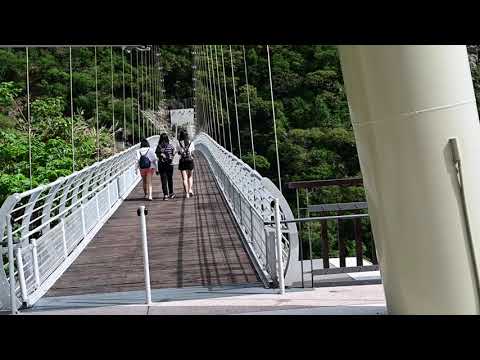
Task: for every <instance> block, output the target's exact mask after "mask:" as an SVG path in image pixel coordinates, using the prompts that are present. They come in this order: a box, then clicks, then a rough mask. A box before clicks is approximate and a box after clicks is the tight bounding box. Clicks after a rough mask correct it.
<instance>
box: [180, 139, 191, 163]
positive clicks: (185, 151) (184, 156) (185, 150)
mask: <svg viewBox="0 0 480 360" xmlns="http://www.w3.org/2000/svg"><path fill="white" fill-rule="evenodd" d="M189 145H190V144H189ZM180 146H181V147H182V149H183V152H182V155H181V157H182V160H183V161H192V160H193V158H192V154H190V150H189V149H188V148H189V147H190V146H187V148H185V146H183V145H182V143H181V142H180Z"/></svg>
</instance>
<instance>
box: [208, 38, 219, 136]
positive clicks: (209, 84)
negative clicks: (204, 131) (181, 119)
mask: <svg viewBox="0 0 480 360" xmlns="http://www.w3.org/2000/svg"><path fill="white" fill-rule="evenodd" d="M205 46H208V45H205ZM206 56H207V60H206V63H207V70H208V90H207V91H208V96H209V98H210V103H211V106H210V114H211V115H210V118H211V119H212V128H213V134H214V139H215V140H216V141H217V142H218V136H217V125H216V122H215V106H214V104H213V95H212V78H211V74H210V58H209V56H208V48H206Z"/></svg>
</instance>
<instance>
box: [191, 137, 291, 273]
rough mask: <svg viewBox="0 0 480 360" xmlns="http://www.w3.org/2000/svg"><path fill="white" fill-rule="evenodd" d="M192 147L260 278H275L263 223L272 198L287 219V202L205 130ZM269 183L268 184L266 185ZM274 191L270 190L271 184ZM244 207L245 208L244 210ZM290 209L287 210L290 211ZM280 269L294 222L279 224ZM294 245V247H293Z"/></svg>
mask: <svg viewBox="0 0 480 360" xmlns="http://www.w3.org/2000/svg"><path fill="white" fill-rule="evenodd" d="M194 144H195V149H196V150H198V151H201V152H202V154H204V155H205V157H206V158H207V161H208V162H209V164H210V167H211V168H212V171H213V173H214V175H215V178H216V180H217V183H218V185H219V187H220V188H221V190H222V192H223V194H224V197H225V199H226V201H227V203H228V205H229V207H230V209H231V210H232V213H233V216H234V218H235V220H236V222H237V224H238V225H239V227H240V230H241V231H242V233H243V235H244V238H245V240H246V243H247V244H246V245H247V250H248V251H249V254H250V256H251V258H253V259H252V260H253V263H254V265H255V267H256V268H257V271H258V272H259V274H260V275H261V276H262V278H263V280H264V282H271V281H276V279H277V274H276V268H275V261H274V257H275V248H274V246H272V243H271V241H272V239H273V238H274V229H273V226H269V225H267V226H266V225H265V223H266V222H268V221H271V220H272V219H273V216H274V208H273V205H272V203H273V200H274V199H275V198H277V197H279V198H280V197H281V198H282V200H283V202H282V206H283V209H282V208H281V218H282V220H288V219H287V216H286V213H285V212H284V211H283V210H284V208H286V207H288V203H287V202H286V200H285V199H284V198H283V196H282V195H281V193H280V192H279V191H278V189H276V187H275V186H274V185H273V184H272V183H271V182H270V181H269V180H268V179H266V178H264V177H262V176H261V175H260V174H259V173H258V172H257V171H255V170H254V169H252V168H251V167H250V166H249V165H248V164H246V163H245V162H243V161H242V160H241V159H239V158H238V157H236V156H235V155H233V154H232V153H230V152H229V151H228V150H226V149H225V148H223V147H222V146H221V145H220V144H218V143H217V142H216V141H215V140H214V139H212V138H211V137H210V136H209V135H208V134H206V133H200V134H199V135H197V137H196V138H195V140H194ZM267 184H268V185H269V187H268V186H267ZM273 187H274V188H275V189H276V190H277V193H275V194H274V193H272V190H273V189H272V188H273ZM246 208H247V210H246ZM290 212H291V211H290ZM282 232H283V234H284V236H283V257H284V259H283V260H284V261H283V263H284V273H286V272H287V271H288V266H289V262H290V261H289V260H290V257H291V254H290V253H291V244H290V241H291V240H292V239H295V240H293V241H294V242H297V238H296V235H297V233H296V225H295V224H282ZM295 249H296V247H295Z"/></svg>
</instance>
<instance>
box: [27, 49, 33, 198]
mask: <svg viewBox="0 0 480 360" xmlns="http://www.w3.org/2000/svg"><path fill="white" fill-rule="evenodd" d="M25 55H26V60H27V61H26V72H27V79H26V80H27V122H28V164H29V176H30V189H32V188H33V176H32V122H31V118H30V65H29V57H30V56H29V53H28V47H25Z"/></svg>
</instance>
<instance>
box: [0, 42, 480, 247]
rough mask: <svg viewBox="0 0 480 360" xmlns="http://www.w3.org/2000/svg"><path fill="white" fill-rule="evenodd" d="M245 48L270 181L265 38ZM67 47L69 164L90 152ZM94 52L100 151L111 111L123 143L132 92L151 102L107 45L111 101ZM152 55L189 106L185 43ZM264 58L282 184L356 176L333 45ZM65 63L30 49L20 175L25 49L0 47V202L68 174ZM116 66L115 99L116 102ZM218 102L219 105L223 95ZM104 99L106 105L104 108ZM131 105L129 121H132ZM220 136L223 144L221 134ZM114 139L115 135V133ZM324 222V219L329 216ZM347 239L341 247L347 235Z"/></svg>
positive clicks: (238, 77)
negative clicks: (157, 57) (28, 102)
mask: <svg viewBox="0 0 480 360" xmlns="http://www.w3.org/2000/svg"><path fill="white" fill-rule="evenodd" d="M216 48H217V53H218V59H219V69H218V70H219V74H220V79H221V85H222V87H221V93H222V99H223V101H225V98H224V96H225V95H224V91H223V89H224V84H223V68H222V62H221V50H223V52H224V60H225V76H226V87H227V93H228V101H229V102H228V107H229V114H227V113H226V107H225V106H224V107H223V111H224V114H223V115H224V117H225V119H227V118H229V119H230V126H229V128H228V127H227V128H226V131H227V136H226V139H227V144H226V145H227V148H230V147H231V148H232V150H233V152H234V153H235V154H236V155H239V148H238V140H239V139H238V137H237V125H236V112H235V105H234V99H233V87H232V78H231V62H230V51H229V47H228V46H223V47H222V48H221V47H220V46H219V45H217V46H216ZM245 48H246V61H247V68H248V80H249V88H248V90H249V96H250V105H251V115H252V124H253V140H254V144H255V160H256V165H257V170H258V171H259V172H260V173H261V174H262V175H264V176H267V177H269V178H271V179H272V181H274V182H275V183H276V182H277V168H276V152H275V143H274V136H273V116H272V109H271V99H270V86H269V78H268V64H267V54H266V48H265V46H246V47H245ZM468 51H469V56H470V65H471V69H472V76H473V79H474V88H475V92H476V95H477V103H478V104H479V105H480V96H479V95H480V55H479V54H480V47H479V46H473V45H472V46H468ZM72 55H73V103H74V123H73V128H74V144H75V169H76V170H79V169H81V168H83V167H85V166H87V165H89V164H91V163H92V162H94V161H96V138H97V133H96V117H95V108H96V96H95V67H94V50H93V49H92V48H74V49H73V50H72ZM122 56H124V57H123V58H122ZM97 57H98V90H99V99H98V100H99V105H98V106H99V125H100V129H99V135H98V136H99V139H100V157H101V158H105V157H108V156H110V155H111V154H112V151H113V143H114V139H113V137H112V131H113V128H112V122H113V121H112V117H113V115H115V117H116V119H117V120H116V121H117V127H116V129H115V130H116V131H117V132H123V131H125V132H126V134H127V135H129V136H130V138H129V142H130V143H131V142H132V139H131V134H132V132H133V133H134V134H137V135H136V137H137V136H138V131H139V129H138V126H137V123H136V119H137V110H138V109H137V103H138V102H140V101H145V102H146V103H151V101H152V94H151V93H150V92H147V93H146V95H145V96H144V97H142V99H141V100H140V99H137V97H138V91H137V81H138V79H140V76H141V73H142V71H144V70H145V69H144V67H142V66H138V64H137V54H136V53H135V52H133V53H132V54H131V55H130V54H122V51H121V50H120V49H114V51H113V66H114V76H113V92H114V100H113V104H112V97H111V91H112V89H111V86H112V85H111V62H110V61H111V58H110V48H98V49H97ZM232 58H233V67H234V71H235V83H236V94H237V103H238V121H239V130H238V132H239V133H240V143H241V148H242V155H243V159H244V160H245V161H246V162H248V163H249V164H251V165H252V163H253V153H252V149H251V146H250V143H251V138H250V128H249V117H248V107H247V86H246V84H245V66H244V62H243V52H242V48H241V47H240V46H232ZM160 59H161V66H162V68H163V74H164V88H165V91H166V93H165V96H166V100H167V106H168V107H170V108H178V107H190V106H191V105H192V100H191V99H192V97H193V94H194V91H193V82H192V77H193V72H192V60H193V58H192V47H190V46H162V48H161V57H160ZM271 61H272V76H273V85H274V89H273V93H274V98H275V110H276V112H275V114H276V120H277V134H278V140H279V157H280V168H281V177H282V182H283V184H284V185H285V184H286V183H287V182H289V181H295V180H321V179H333V178H344V177H354V176H361V174H360V168H359V163H358V158H357V151H356V147H355V138H354V134H353V131H352V127H351V123H350V119H349V110H348V105H347V100H346V96H345V91H344V86H343V79H342V74H341V69H340V63H339V58H338V55H337V51H336V48H335V47H334V46H326V45H305V46H292V45H275V46H272V47H271ZM68 65H69V53H68V49H67V48H56V49H30V63H29V66H30V73H29V76H30V82H31V87H30V96H31V119H32V120H31V149H32V152H31V157H32V163H33V167H32V184H30V173H29V171H30V169H29V166H28V165H29V156H30V154H29V136H28V123H27V120H26V114H27V109H26V74H25V68H26V58H25V50H24V49H0V161H1V162H2V169H1V170H0V204H1V203H2V202H3V200H4V199H5V197H6V196H7V195H8V194H11V193H14V192H21V191H24V190H26V189H28V188H30V186H36V185H38V184H41V183H46V182H50V181H52V180H54V179H56V178H57V177H59V176H65V175H68V174H70V173H71V171H72V169H73V165H74V164H73V163H72V147H71V133H72V123H71V114H70V73H69V67H68ZM215 65H216V63H215ZM123 66H124V69H125V103H124V101H123V76H122V68H123ZM200 70H201V69H199V70H198V71H200ZM215 70H216V69H215ZM198 75H199V73H198V72H197V76H198ZM223 104H224V105H225V102H224V103H223ZM112 105H113V108H114V113H112ZM124 105H125V108H126V109H127V110H126V112H125V122H126V128H125V129H124V127H123V116H124ZM132 114H133V117H134V120H135V123H134V125H133V128H132V125H131V124H132ZM227 115H228V117H227ZM228 132H230V134H228ZM230 136H231V138H232V143H231V144H230V142H229V141H228V139H229V138H230ZM116 138H117V140H118V138H119V136H118V134H117V135H116ZM135 141H136V138H135ZM283 190H284V193H285V195H286V197H287V199H288V200H289V202H290V203H291V205H292V209H296V198H295V193H293V192H289V191H287V189H286V188H285V186H284V189H283ZM305 195H306V194H305V193H304V192H301V193H300V203H301V207H303V206H305ZM362 200H364V192H363V189H362V188H349V189H340V188H329V189H325V190H322V191H316V192H313V193H310V198H309V202H310V203H311V204H312V203H331V202H348V201H362ZM315 226H318V225H312V232H311V233H312V234H313V235H312V236H313V239H314V252H315V253H317V254H318V252H319V241H318V231H313V230H315V229H314V227H315ZM329 226H330V225H329ZM332 226H334V224H333V223H332ZM364 230H365V232H368V226H367V225H366V224H364ZM345 231H347V230H345ZM349 231H350V230H349ZM329 237H331V244H332V249H333V250H334V251H335V249H336V242H335V229H333V228H332V229H330V231H329ZM348 244H349V246H350V247H351V243H348ZM367 246H368V244H367ZM367 250H369V249H367ZM351 251H353V250H352V249H351Z"/></svg>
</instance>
